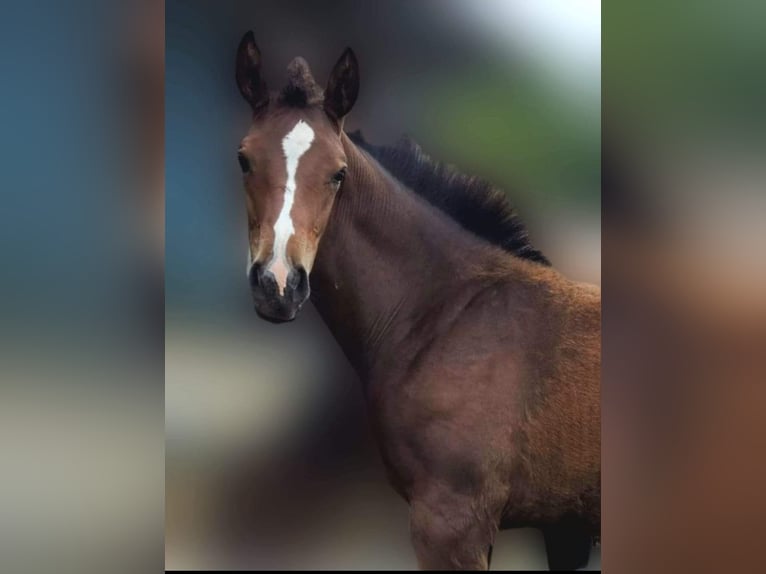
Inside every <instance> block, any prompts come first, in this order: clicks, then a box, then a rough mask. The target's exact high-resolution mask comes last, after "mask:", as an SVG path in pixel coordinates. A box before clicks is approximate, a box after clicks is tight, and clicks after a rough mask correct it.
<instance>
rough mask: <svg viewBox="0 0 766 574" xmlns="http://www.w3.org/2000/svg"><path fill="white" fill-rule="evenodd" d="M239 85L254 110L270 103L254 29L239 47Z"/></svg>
mask: <svg viewBox="0 0 766 574" xmlns="http://www.w3.org/2000/svg"><path fill="white" fill-rule="evenodd" d="M237 85H238V86H239V91H240V92H241V93H242V97H244V98H245V100H247V101H248V103H249V104H250V106H251V107H252V108H253V112H255V113H257V112H258V111H260V110H261V109H262V108H263V107H265V106H266V104H268V103H269V90H268V88H267V87H266V82H264V81H263V78H262V77H261V51H260V50H259V49H258V46H256V45H255V37H254V36H253V31H252V30H251V31H249V32H247V34H245V35H244V36H243V37H242V40H241V41H240V43H239V48H238V49H237Z"/></svg>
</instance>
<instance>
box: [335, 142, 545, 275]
mask: <svg viewBox="0 0 766 574" xmlns="http://www.w3.org/2000/svg"><path fill="white" fill-rule="evenodd" d="M348 135H349V137H350V138H351V141H353V142H354V143H355V144H356V145H358V146H359V147H361V148H362V149H363V150H365V151H366V152H367V153H369V154H370V155H371V156H372V157H374V158H375V159H376V160H377V161H378V162H379V163H380V164H381V165H382V166H383V167H384V168H386V169H387V170H388V171H389V172H390V173H391V175H393V176H394V177H395V178H397V179H398V180H399V181H400V182H401V183H403V184H404V185H405V186H407V187H408V188H410V189H411V190H412V191H414V192H415V193H417V194H418V195H419V196H421V197H422V198H423V199H425V200H427V201H428V202H429V203H431V204H432V205H434V206H435V207H437V208H439V209H440V210H441V211H443V212H444V213H446V214H447V215H449V216H450V217H452V219H454V220H455V221H457V222H458V223H459V224H460V225H461V226H462V227H463V228H465V229H467V230H468V231H470V232H472V233H473V234H475V235H478V236H479V237H481V238H482V239H485V240H486V241H489V242H490V243H492V244H494V245H497V246H499V247H501V248H503V249H504V250H506V251H509V252H511V253H513V254H514V255H517V256H518V257H521V258H524V259H529V260H531V261H536V262H537V263H541V264H543V265H550V261H548V259H547V258H546V257H545V256H544V255H543V254H542V253H541V252H540V251H538V250H537V249H535V248H534V247H533V246H532V244H531V243H530V241H529V235H528V233H527V229H526V227H525V226H524V224H523V223H522V221H521V220H520V219H519V216H518V215H517V214H516V211H515V210H514V209H513V207H512V206H511V205H510V203H509V202H508V199H507V198H506V196H505V194H504V193H503V192H502V191H500V190H499V189H497V188H495V187H493V186H492V185H491V184H489V183H488V182H486V181H484V180H482V179H480V178H478V177H474V176H468V175H465V174H462V173H460V172H458V171H456V170H455V169H454V168H453V167H451V166H449V165H446V164H443V163H440V162H437V161H434V160H432V159H431V158H430V157H429V156H428V155H426V154H425V153H424V152H423V150H422V149H421V148H420V146H419V145H418V144H416V143H415V142H414V141H412V140H411V139H409V138H402V139H401V140H400V141H399V142H398V143H397V144H396V145H394V146H375V145H372V144H370V143H368V142H366V141H365V140H364V138H363V137H362V133H361V132H360V131H356V132H353V133H350V134H348Z"/></svg>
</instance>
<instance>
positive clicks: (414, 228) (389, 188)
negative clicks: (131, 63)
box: [311, 134, 492, 378]
mask: <svg viewBox="0 0 766 574" xmlns="http://www.w3.org/2000/svg"><path fill="white" fill-rule="evenodd" d="M342 137H343V145H344V148H345V152H346V156H347V159H348V175H347V177H346V180H345V182H344V184H343V188H342V190H341V191H340V192H339V194H338V196H337V198H336V200H335V205H334V206H333V210H332V214H331V216H330V220H329V222H328V225H327V229H326V231H325V234H324V236H323V238H322V241H321V243H320V247H319V251H318V253H317V258H316V262H315V265H314V268H313V270H312V274H311V285H312V300H313V302H314V304H315V306H316V308H317V310H318V311H319V313H320V315H321V316H322V318H323V319H324V321H325V323H327V325H328V327H329V328H330V330H331V332H332V333H333V335H334V336H335V338H336V340H337V341H338V343H339V344H340V346H341V348H342V349H343V351H344V352H345V354H346V356H347V357H348V359H349V360H350V362H351V364H352V365H353V366H354V367H355V368H356V370H357V372H358V373H359V374H360V375H361V376H362V377H363V378H364V376H365V375H367V374H369V372H370V370H371V368H372V366H373V364H374V362H375V359H376V357H377V356H378V355H379V354H380V353H382V352H386V351H388V352H392V351H393V352H395V350H393V349H391V346H392V345H393V344H394V341H395V340H396V339H397V335H398V334H399V333H402V332H406V330H407V328H408V323H409V324H411V323H412V322H413V321H414V320H415V319H416V317H417V314H418V312H419V311H422V310H423V309H425V308H428V307H429V305H432V304H433V301H434V300H435V299H436V300H438V298H439V297H440V295H441V296H443V293H444V290H445V289H447V288H449V289H454V288H456V287H457V286H459V285H460V279H461V274H463V273H464V272H465V271H466V270H468V269H471V268H475V266H476V264H477V262H478V261H479V260H480V259H481V258H482V257H486V256H487V252H488V251H492V250H488V249H487V248H486V246H484V245H483V244H482V243H481V242H479V241H478V240H475V239H474V238H472V236H470V235H469V234H467V233H466V232H464V231H463V230H462V228H460V227H459V226H458V225H457V224H456V223H455V222H453V221H452V220H451V219H449V218H448V217H447V216H445V215H444V214H442V213H441V212H440V211H438V210H437V209H436V208H434V207H433V206H431V205H430V204H428V203H426V202H425V201H424V200H422V199H421V198H420V197H418V196H416V195H415V194H414V193H412V192H411V191H409V190H406V189H404V188H403V187H402V186H401V185H400V184H399V183H398V182H397V181H396V180H395V179H394V178H393V177H392V176H391V175H390V174H388V172H386V171H385V170H384V169H383V168H381V167H380V165H379V164H378V163H377V162H376V161H375V160H374V159H372V158H371V157H370V156H369V155H368V154H367V153H365V152H364V151H362V150H360V149H359V148H358V147H357V146H356V145H354V143H353V142H352V141H351V140H350V139H349V138H348V137H347V136H346V135H345V134H343V136H342Z"/></svg>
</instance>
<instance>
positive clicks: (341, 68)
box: [324, 48, 359, 124]
mask: <svg viewBox="0 0 766 574" xmlns="http://www.w3.org/2000/svg"><path fill="white" fill-rule="evenodd" d="M358 95H359V64H358V63H357V61H356V56H355V55H354V52H353V51H352V50H351V48H346V49H345V51H344V52H343V54H342V55H341V57H340V59H339V60H338V62H337V63H336V64H335V67H334V68H333V69H332V72H331V73H330V79H329V80H328V82H327V88H326V89H325V91H324V109H325V111H326V112H327V113H328V115H330V117H332V118H333V119H334V120H336V121H337V122H338V123H339V124H342V122H343V118H344V117H345V116H346V114H348V112H350V111H351V108H352V107H354V102H356V97H357V96H358Z"/></svg>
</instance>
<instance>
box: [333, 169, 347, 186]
mask: <svg viewBox="0 0 766 574" xmlns="http://www.w3.org/2000/svg"><path fill="white" fill-rule="evenodd" d="M344 179H346V168H345V167H344V168H343V169H341V170H340V171H339V172H338V173H336V174H335V175H334V176H332V181H333V183H337V184H340V183H341V182H343V180H344Z"/></svg>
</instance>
